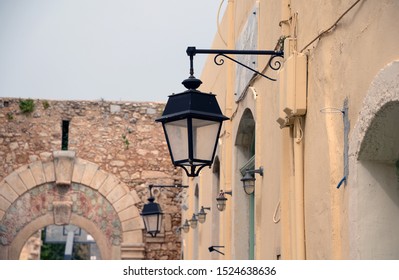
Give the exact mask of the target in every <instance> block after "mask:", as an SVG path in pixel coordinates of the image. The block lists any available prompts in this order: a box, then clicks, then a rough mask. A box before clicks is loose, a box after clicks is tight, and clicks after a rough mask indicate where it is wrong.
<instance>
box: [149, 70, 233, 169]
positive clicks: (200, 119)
mask: <svg viewBox="0 0 399 280" xmlns="http://www.w3.org/2000/svg"><path fill="white" fill-rule="evenodd" d="M200 83H201V81H200V80H198V79H195V78H194V77H190V78H189V79H187V80H185V81H184V82H183V84H184V85H185V86H186V87H187V88H188V90H186V91H185V92H182V93H179V94H174V95H170V96H169V99H168V102H167V103H166V106H165V110H164V112H163V114H162V116H161V117H160V118H158V119H156V121H157V122H161V123H162V126H163V130H164V133H165V137H166V142H167V144H168V148H169V153H170V156H171V159H172V162H173V165H175V166H180V167H182V168H183V169H184V170H185V171H186V173H187V176H189V177H195V176H198V174H199V172H200V170H201V169H202V168H203V167H205V166H211V165H212V163H213V159H214V156H215V151H216V147H217V143H218V138H219V134H220V130H221V127H222V122H223V121H225V120H228V118H227V117H226V116H224V115H223V114H222V112H221V110H220V107H219V104H218V103H217V100H216V96H215V95H214V94H210V93H203V92H200V91H198V90H196V88H197V87H198V86H199V84H200Z"/></svg>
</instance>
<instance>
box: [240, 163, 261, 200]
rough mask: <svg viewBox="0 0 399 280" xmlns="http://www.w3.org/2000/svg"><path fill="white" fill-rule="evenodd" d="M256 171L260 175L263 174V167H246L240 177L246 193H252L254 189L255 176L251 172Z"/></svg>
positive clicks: (254, 172)
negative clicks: (242, 175) (251, 168)
mask: <svg viewBox="0 0 399 280" xmlns="http://www.w3.org/2000/svg"><path fill="white" fill-rule="evenodd" d="M256 173H258V174H259V175H260V176H263V167H262V166H261V167H259V169H253V170H250V169H247V170H246V171H245V175H244V177H242V179H241V181H242V185H243V187H244V191H245V193H246V194H252V193H253V192H254V191H255V180H256V179H255V176H253V174H256Z"/></svg>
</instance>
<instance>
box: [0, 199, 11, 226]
mask: <svg viewBox="0 0 399 280" xmlns="http://www.w3.org/2000/svg"><path fill="white" fill-rule="evenodd" d="M10 205H11V203H10V202H9V201H8V200H7V199H5V198H4V197H3V196H0V210H2V211H4V212H5V211H6V210H7V209H8V207H10ZM0 220H1V219H0Z"/></svg>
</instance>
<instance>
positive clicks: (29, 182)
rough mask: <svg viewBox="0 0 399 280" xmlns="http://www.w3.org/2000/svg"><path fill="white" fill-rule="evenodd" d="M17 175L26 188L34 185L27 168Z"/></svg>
mask: <svg viewBox="0 0 399 280" xmlns="http://www.w3.org/2000/svg"><path fill="white" fill-rule="evenodd" d="M19 177H20V178H21V180H22V182H23V183H24V185H25V186H26V187H27V189H28V190H30V189H31V188H33V187H35V186H36V181H35V178H33V174H32V172H31V171H30V169H29V168H28V169H26V170H24V171H22V172H20V173H19Z"/></svg>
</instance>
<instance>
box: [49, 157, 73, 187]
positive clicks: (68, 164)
mask: <svg viewBox="0 0 399 280" xmlns="http://www.w3.org/2000/svg"><path fill="white" fill-rule="evenodd" d="M53 157H54V171H55V182H56V184H57V185H70V184H71V183H72V174H73V166H74V163H75V152H74V151H54V152H53Z"/></svg>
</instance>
